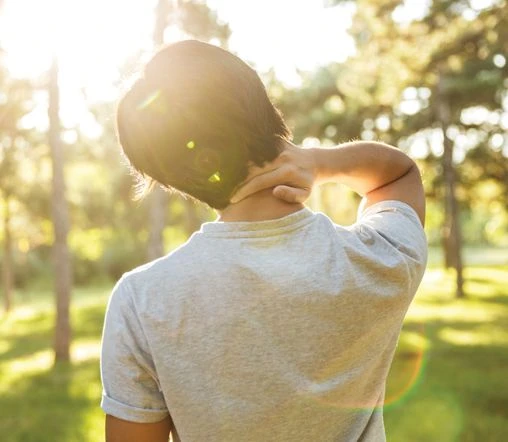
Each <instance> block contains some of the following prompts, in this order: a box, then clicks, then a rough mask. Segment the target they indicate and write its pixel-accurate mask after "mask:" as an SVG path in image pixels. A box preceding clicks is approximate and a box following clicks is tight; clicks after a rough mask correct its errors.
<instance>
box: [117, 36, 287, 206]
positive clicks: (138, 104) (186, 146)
mask: <svg viewBox="0 0 508 442" xmlns="http://www.w3.org/2000/svg"><path fill="white" fill-rule="evenodd" d="M117 120H118V121H117V124H118V135H119V139H120V144H121V145H122V148H123V151H124V153H125V155H126V156H127V158H128V159H129V161H130V163H131V165H132V167H133V168H134V170H135V171H137V172H138V173H139V174H140V175H141V176H142V177H143V179H144V180H146V181H147V182H148V183H152V182H154V181H156V182H158V183H159V184H161V185H162V186H164V187H166V188H169V189H177V190H179V191H181V192H184V193H187V194H189V195H191V196H193V197H195V198H197V199H199V200H201V201H204V202H205V203H207V204H209V205H210V206H211V207H214V208H216V209H223V208H225V207H226V206H227V205H228V204H229V199H230V197H231V195H232V192H233V190H234V189H235V188H236V187H237V186H238V184H240V183H241V182H242V181H243V180H244V179H245V178H246V177H247V173H248V166H249V164H251V163H252V164H255V165H258V166H261V165H262V164H263V163H265V162H267V161H272V160H273V159H274V158H276V157H277V155H278V154H279V152H280V141H281V139H282V140H289V138H290V135H291V134H290V131H289V129H288V127H287V126H286V124H285V122H284V120H283V119H282V116H281V114H280V113H279V112H278V110H277V109H276V108H275V107H274V106H273V104H272V103H271V102H270V100H269V98H268V96H267V94H266V90H265V88H264V86H263V83H262V82H261V80H260V78H259V77H258V75H257V74H256V72H255V71H254V70H253V69H251V68H250V67H249V66H248V65H247V64H245V63H244V62H243V61H242V60H240V59H239V58H238V57H236V56H234V55H233V54H231V53H229V52H227V51H225V50H223V49H220V48H218V47H216V46H212V45H209V44H206V43H202V42H198V41H192V40H191V41H182V42H179V43H175V44H172V45H170V46H168V47H166V48H164V49H162V50H161V51H160V52H158V53H157V54H156V55H155V56H154V57H153V58H152V60H151V61H150V62H149V63H148V64H147V65H146V67H145V70H144V75H143V76H142V77H141V78H140V79H139V80H137V82H136V83H135V84H134V85H133V86H132V88H131V89H130V91H129V92H128V93H127V94H126V95H125V96H124V98H123V99H122V100H121V102H120V104H119V107H118V116H117Z"/></svg>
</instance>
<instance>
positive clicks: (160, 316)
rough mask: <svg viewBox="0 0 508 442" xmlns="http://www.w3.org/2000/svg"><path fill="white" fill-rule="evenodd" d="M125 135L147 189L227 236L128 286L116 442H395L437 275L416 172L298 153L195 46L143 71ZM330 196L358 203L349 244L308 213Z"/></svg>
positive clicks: (361, 152) (352, 147) (120, 286)
mask: <svg viewBox="0 0 508 442" xmlns="http://www.w3.org/2000/svg"><path fill="white" fill-rule="evenodd" d="M118 132H119V139H120V143H121V145H122V148H123V150H124V152H125V154H126V156H127V158H128V159H129V161H130V163H131V165H132V167H133V168H134V170H135V171H137V173H138V174H139V175H140V176H141V177H142V178H143V179H144V180H145V181H147V180H148V181H149V182H153V181H156V182H158V183H159V184H160V185H162V186H164V187H167V188H169V189H177V190H179V191H181V192H184V193H186V194H188V195H191V196H192V197H194V198H197V199H199V200H201V201H204V202H206V203H208V204H209V205H210V206H212V207H214V208H216V209H217V210H218V212H219V215H220V218H219V220H218V221H216V222H212V223H205V224H204V225H203V226H202V227H201V230H200V231H199V232H196V233H195V234H193V235H192V237H191V238H190V239H189V241H188V242H187V243H186V244H185V245H183V246H182V247H180V248H179V249H177V250H175V251H174V252H172V253H171V254H169V255H167V256H165V257H163V258H160V259H158V260H156V261H154V262H151V263H149V264H147V265H144V266H142V267H140V268H138V269H135V270H133V271H132V272H129V273H127V274H126V275H124V276H123V277H122V278H121V280H120V281H119V282H118V283H117V285H116V287H115V289H114V291H113V294H112V296H111V299H110V302H109V306H108V310H107V314H106V320H105V327H104V335H103V347H102V358H101V370H102V379H103V386H104V394H103V400H102V408H103V410H104V411H105V412H106V414H107V416H106V438H107V441H108V442H117V441H122V442H132V441H136V442H144V441H146V442H148V441H149V442H158V441H161V442H162V441H167V439H168V435H169V433H170V432H172V434H173V437H174V438H178V436H179V438H180V439H181V440H182V441H184V442H201V441H235V442H241V441H281V442H284V441H357V440H361V441H383V440H385V434H384V427H383V415H382V406H383V400H384V393H385V381H386V377H387V374H388V370H389V367H390V364H391V361H392V357H393V353H394V350H395V346H396V343H397V339H398V336H399V332H400V328H401V325H402V320H403V318H404V315H405V313H406V311H407V308H408V306H409V304H410V302H411V300H412V298H413V296H414V294H415V292H416V289H417V287H418V285H419V283H420V281H421V278H422V275H423V272H424V267H425V262H426V240H425V235H424V232H423V227H422V226H423V222H424V212H425V201H424V193H423V190H422V183H421V178H420V174H419V172H418V169H417V167H416V165H415V163H414V162H413V161H412V160H411V159H410V158H409V157H407V156H406V155H405V154H403V153H402V152H400V151H398V150H397V149H395V148H392V147H390V146H386V145H384V144H381V143H374V142H366V143H364V142H354V143H347V144H344V145H341V146H338V147H337V148H334V149H319V148H316V149H300V148H298V147H296V146H294V145H293V144H292V143H291V142H290V132H289V130H288V128H287V126H286V124H285V123H284V121H283V119H282V117H281V115H280V114H279V112H278V111H277V110H276V109H275V108H274V106H273V105H272V104H271V102H270V100H269V99H268V97H267V95H266V92H265V89H264V87H263V85H262V83H261V81H260V79H259V77H258V76H257V75H256V73H255V72H254V71H253V70H252V69H251V68H249V67H248V66H247V65H246V64H245V63H243V62H242V61H241V60H239V59H238V58H237V57H235V56H233V55H232V54H230V53H228V52H226V51H224V50H222V49H219V48H216V47H214V46H210V45H207V44H205V43H200V42H196V41H185V42H180V43H177V44H174V45H171V46H169V47H167V48H165V49H163V50H162V51H161V52H159V53H158V54H157V55H155V57H154V58H153V59H152V60H151V61H150V62H149V63H148V65H147V66H146V69H145V72H144V76H143V77H142V78H141V79H140V80H139V81H138V82H137V83H136V84H134V86H133V87H132V88H131V90H130V91H129V92H128V93H127V95H126V96H125V97H124V98H123V100H122V101H121V103H120V105H119V109H118ZM330 180H334V181H338V182H341V183H343V184H345V185H347V186H349V187H350V188H351V189H353V190H354V191H356V192H358V193H359V194H360V195H362V196H363V200H362V204H361V206H360V210H359V218H358V221H357V222H356V223H355V224H354V225H352V226H350V227H342V226H338V225H335V224H334V223H333V222H332V221H331V220H330V219H329V218H328V217H326V216H325V215H323V214H319V213H313V212H312V211H310V210H309V209H307V208H305V207H304V206H303V204H302V202H303V201H304V200H305V199H306V198H307V197H308V196H309V194H310V191H311V188H312V186H313V185H314V184H316V183H319V182H322V181H330Z"/></svg>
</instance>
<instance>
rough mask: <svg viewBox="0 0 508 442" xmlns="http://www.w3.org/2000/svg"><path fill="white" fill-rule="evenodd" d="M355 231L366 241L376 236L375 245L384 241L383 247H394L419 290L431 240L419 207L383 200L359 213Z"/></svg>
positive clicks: (411, 281) (384, 248)
mask: <svg viewBox="0 0 508 442" xmlns="http://www.w3.org/2000/svg"><path fill="white" fill-rule="evenodd" d="M355 230H356V231H357V233H358V235H359V236H360V237H362V238H363V239H364V243H368V242H369V239H374V237H375V239H376V240H375V241H372V243H373V244H379V243H380V242H382V243H383V244H384V246H383V247H382V248H380V250H386V249H391V250H392V253H396V254H397V255H398V256H400V258H401V259H402V260H403V261H404V262H405V265H406V269H407V271H408V276H409V279H410V284H409V285H410V286H412V289H413V290H414V291H416V288H417V287H418V285H419V283H420V282H421V279H422V277H423V273H424V271H425V266H426V264H427V239H426V236H425V232H424V230H423V226H422V223H421V222H420V219H419V217H418V215H417V213H416V212H415V210H414V209H413V208H412V207H411V206H409V205H408V204H406V203H403V202H402V201H395V200H386V201H381V202H379V203H376V204H373V205H372V206H370V207H368V208H367V209H365V210H364V211H363V212H362V213H361V214H360V215H359V219H358V221H357V223H356V224H355ZM374 253H375V251H374ZM380 258H382V256H380Z"/></svg>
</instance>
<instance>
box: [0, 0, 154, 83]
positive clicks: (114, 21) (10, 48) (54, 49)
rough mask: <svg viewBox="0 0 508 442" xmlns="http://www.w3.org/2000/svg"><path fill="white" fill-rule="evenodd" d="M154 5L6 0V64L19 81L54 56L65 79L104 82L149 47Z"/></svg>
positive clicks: (3, 32) (96, 0) (44, 66)
mask: <svg viewBox="0 0 508 442" xmlns="http://www.w3.org/2000/svg"><path fill="white" fill-rule="evenodd" d="M154 3H155V2H154V1H148V2H147V1H141V0H137V1H129V2H122V1H121V0H109V1H107V2H103V1H101V0H89V1H87V2H65V1H63V0H49V1H45V2H39V1H37V0H21V1H20V0H17V1H14V0H6V1H5V5H4V11H3V14H2V17H1V22H0V25H1V32H0V35H1V38H2V44H3V46H4V48H5V49H6V52H7V54H6V58H7V65H8V67H9V69H10V71H11V73H12V74H13V75H15V76H19V77H35V76H38V75H40V74H41V73H43V72H44V71H45V70H47V68H48V67H49V64H50V62H51V57H52V55H53V54H56V55H58V57H59V59H60V61H61V64H62V67H63V69H64V70H66V71H67V73H68V74H69V75H67V77H72V78H74V79H76V80H87V81H86V83H87V84H89V83H90V80H92V81H91V83H92V84H93V83H94V82H96V83H102V82H103V77H111V74H115V73H116V70H117V69H118V66H119V64H120V63H121V62H123V60H125V59H126V58H127V57H128V56H129V55H132V54H133V53H134V52H135V51H136V50H137V49H139V48H146V47H151V29H152V26H153V24H152V22H153V14H152V13H151V12H152V10H153V6H154ZM27 11H29V13H27ZM119 16H121V18H122V20H118V17H119ZM20 24H23V26H20ZM28 29H30V32H29V33H28V32H27V30H28ZM48 30H49V32H48ZM70 74H72V75H70Z"/></svg>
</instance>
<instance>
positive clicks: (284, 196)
mask: <svg viewBox="0 0 508 442" xmlns="http://www.w3.org/2000/svg"><path fill="white" fill-rule="evenodd" d="M309 195H310V191H309V189H301V188H299V187H291V186H277V187H275V188H274V189H273V196H275V197H276V198H278V199H280V200H283V201H286V202H288V203H303V202H304V201H305V200H306V199H307V198H308V197H309Z"/></svg>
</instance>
